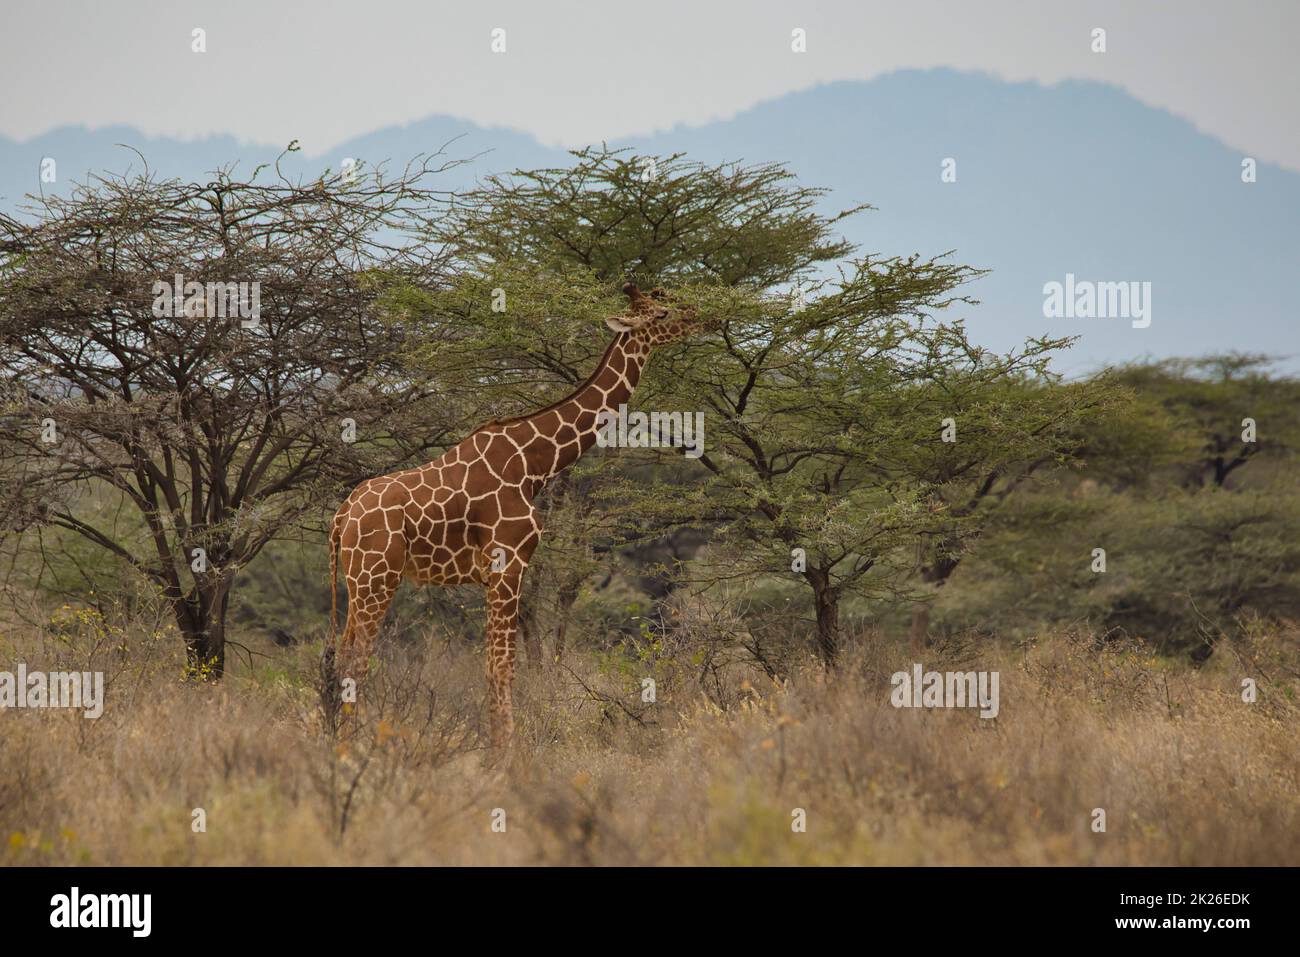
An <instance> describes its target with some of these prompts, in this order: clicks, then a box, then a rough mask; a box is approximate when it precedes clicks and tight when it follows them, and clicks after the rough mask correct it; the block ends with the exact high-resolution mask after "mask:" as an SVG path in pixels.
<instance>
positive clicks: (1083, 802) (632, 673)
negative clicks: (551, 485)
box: [0, 615, 1300, 865]
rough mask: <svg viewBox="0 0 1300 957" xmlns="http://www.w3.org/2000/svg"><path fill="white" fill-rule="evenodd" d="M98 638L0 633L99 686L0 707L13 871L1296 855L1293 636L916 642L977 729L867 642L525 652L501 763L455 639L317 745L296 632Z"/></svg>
mask: <svg viewBox="0 0 1300 957" xmlns="http://www.w3.org/2000/svg"><path fill="white" fill-rule="evenodd" d="M75 617H76V616H75V615H74V619H75ZM114 627H115V626H110V625H108V624H106V623H104V622H102V621H98V622H97V621H86V620H82V621H77V620H73V621H71V622H68V621H63V622H62V623H60V624H56V625H55V626H51V627H42V628H31V629H27V630H25V631H22V632H16V631H15V630H14V629H9V630H8V632H7V633H6V634H5V636H4V638H3V639H2V640H0V670H5V669H7V670H13V669H14V667H15V666H16V663H17V662H18V661H20V660H25V661H26V662H27V664H28V667H29V668H56V667H67V668H72V667H85V666H87V665H90V666H95V667H101V668H103V670H106V671H107V672H108V674H109V679H110V688H109V692H108V701H107V706H106V709H105V712H104V715H103V717H101V718H100V719H98V720H86V719H84V718H82V717H80V715H78V714H73V713H67V712H52V711H27V712H19V711H5V712H3V713H0V841H3V844H2V845H0V860H3V861H5V862H6V863H10V864H89V865H120V864H166V865H194V864H365V865H369V864H709V865H726V864H740V865H757V864H862V865H896V864H1156V865H1162V864H1170V865H1172V864H1193V865H1227V864H1237V865H1280V864H1297V863H1300V748H1298V747H1297V744H1298V741H1297V717H1298V716H1300V710H1298V709H1297V706H1296V692H1297V672H1296V669H1295V664H1294V657H1293V654H1294V650H1295V648H1296V646H1297V635H1296V633H1295V632H1294V631H1291V632H1286V633H1278V632H1267V633H1265V632H1261V633H1260V634H1257V635H1256V636H1254V637H1253V638H1252V639H1251V640H1250V642H1248V643H1247V644H1245V645H1243V646H1241V647H1240V648H1239V650H1237V651H1235V652H1229V651H1227V650H1224V651H1221V652H1220V653H1219V654H1217V655H1216V656H1215V657H1214V658H1213V659H1212V660H1211V662H1210V663H1209V664H1208V665H1207V666H1206V667H1205V668H1203V669H1201V670H1199V671H1193V670H1191V669H1189V668H1187V667H1185V666H1182V665H1176V664H1172V663H1169V662H1164V661H1160V660H1157V659H1154V658H1152V657H1150V656H1145V655H1143V653H1142V652H1141V650H1140V649H1137V648H1134V647H1114V646H1107V647H1104V648H1100V649H1099V648H1097V647H1094V646H1093V644H1092V643H1091V642H1090V641H1088V640H1086V639H1082V638H1075V637H1070V636H1064V635H1058V636H1053V637H1051V638H1044V639H1042V640H1040V641H1038V642H1036V643H1033V644H1031V645H1028V646H1025V647H1022V648H1019V649H1010V648H1006V647H1000V646H996V645H974V644H971V645H966V646H961V645H950V646H948V647H944V648H932V649H928V650H927V651H926V653H925V654H924V656H922V658H921V660H922V663H923V664H925V665H926V666H927V667H928V668H934V669H937V670H949V669H954V668H963V669H966V668H977V669H988V670H997V671H999V672H1000V674H1001V686H1000V690H1001V713H1000V715H999V716H998V717H997V718H996V719H995V720H982V719H980V718H979V717H978V716H977V715H976V714H975V713H974V712H971V711H918V710H901V709H895V708H894V707H892V706H891V705H890V700H889V699H890V690H891V688H890V685H889V675H890V674H891V673H892V672H894V671H896V670H902V669H906V668H908V667H910V664H911V662H912V660H913V655H912V654H911V653H910V652H909V651H908V649H907V647H906V645H905V644H902V643H899V642H894V641H890V640H888V639H886V638H883V637H880V636H872V635H862V636H857V639H856V640H855V641H853V642H852V643H851V644H850V647H849V648H848V650H847V651H846V653H845V661H844V664H843V666H842V667H841V668H840V669H839V670H838V671H837V672H836V673H835V674H834V675H833V676H831V677H829V678H828V677H826V676H825V675H824V674H823V673H822V671H821V669H820V668H818V667H817V666H816V665H815V664H814V663H813V662H811V661H809V662H806V663H803V664H801V665H799V666H797V667H796V668H795V669H794V671H793V673H792V674H791V676H790V677H789V678H788V679H787V680H786V681H784V682H777V681H774V680H772V679H770V678H768V677H766V676H765V675H763V672H762V670H761V669H759V668H751V667H748V666H746V665H745V664H744V663H743V662H742V661H740V660H738V659H733V660H731V661H730V663H729V664H728V665H727V666H726V667H725V668H723V669H721V670H718V669H717V668H716V666H715V665H714V664H710V665H709V666H708V667H706V668H704V669H703V670H701V668H700V665H699V662H700V661H701V660H702V658H701V656H700V655H699V654H698V650H692V649H691V648H687V647H679V648H677V649H676V650H675V651H664V650H663V649H662V648H660V647H657V646H656V647H657V650H656V651H655V652H654V653H653V654H645V655H642V656H640V657H639V658H636V657H628V656H625V655H617V654H610V653H606V654H603V655H597V654H594V653H591V654H582V653H575V654H572V655H571V656H570V657H569V658H568V659H567V660H566V662H565V663H564V664H563V665H560V666H553V667H549V668H544V669H528V668H525V669H523V670H522V672H521V675H520V680H519V684H518V693H517V701H518V705H517V710H518V736H517V740H516V741H515V744H514V746H513V749H512V751H511V753H510V754H509V756H508V757H507V758H506V759H504V760H501V761H496V762H494V761H492V760H491V759H490V755H489V754H488V752H487V751H486V748H485V741H484V736H483V734H482V725H483V722H484V720H485V715H484V707H483V705H484V700H483V696H484V684H483V680H482V676H481V666H482V657H481V654H479V653H476V652H475V651H474V650H472V649H470V648H467V647H463V646H459V645H450V644H447V643H445V642H439V643H436V644H433V645H431V646H428V647H412V648H401V647H395V646H392V645H391V644H390V645H389V646H388V647H385V648H384V649H383V652H382V661H381V665H380V668H379V671H378V673H377V676H376V678H375V679H374V683H373V686H372V688H371V690H370V692H369V693H368V694H367V696H366V702H367V707H366V708H365V709H364V711H363V718H362V721H361V725H360V728H359V730H358V731H357V733H356V734H355V736H354V737H353V738H352V739H351V740H350V741H347V742H344V743H339V742H337V741H335V740H333V739H331V738H330V737H328V736H327V735H325V734H324V733H323V732H322V730H321V727H322V725H321V721H320V719H319V715H318V712H317V701H316V691H315V688H314V687H313V680H314V675H315V674H316V670H317V669H316V658H315V655H316V649H313V648H310V647H299V648H293V649H287V650H286V649H271V648H270V647H269V646H268V648H267V649H265V651H266V652H267V656H266V657H262V656H255V657H254V658H253V659H252V666H251V667H249V666H248V665H245V666H242V667H238V668H235V669H233V673H232V674H231V676H230V677H228V678H227V679H226V680H225V681H224V682H221V683H220V684H210V685H204V684H194V683H192V682H191V683H187V682H184V681H182V680H181V662H180V658H179V655H178V654H177V648H176V644H177V643H176V641H175V639H174V637H172V636H169V635H166V634H165V633H160V634H150V633H148V632H147V630H146V631H145V632H144V633H141V631H140V629H139V628H137V627H135V626H132V625H125V626H121V627H119V628H117V630H116V631H114ZM709 660H710V661H711V662H716V660H717V659H716V658H712V659H709ZM646 676H653V677H654V678H655V679H656V682H657V689H656V690H657V700H656V701H655V702H654V703H647V702H644V701H642V695H641V691H642V683H641V679H642V678H643V677H646ZM1248 676H1250V677H1254V678H1255V679H1256V680H1257V681H1258V683H1259V700H1258V701H1257V702H1255V703H1253V704H1248V703H1245V702H1243V700H1242V697H1241V684H1240V683H1241V679H1242V678H1244V677H1248ZM196 808H201V809H203V811H204V812H205V815H206V831H205V832H202V833H196V832H195V831H194V830H193V829H192V821H193V811H194V809H196ZM796 808H802V809H803V810H804V811H805V812H806V819H807V830H806V832H805V833H795V832H793V831H792V827H791V823H792V811H793V810H794V809H796ZM1094 808H1103V809H1105V811H1106V816H1107V828H1106V831H1105V832H1104V833H1096V832H1094V831H1093V830H1092V827H1091V825H1092V822H1093V809H1094ZM502 812H504V822H505V829H504V831H500V830H494V828H493V822H494V820H496V821H498V822H500V820H501V819H502V818H501V815H502Z"/></svg>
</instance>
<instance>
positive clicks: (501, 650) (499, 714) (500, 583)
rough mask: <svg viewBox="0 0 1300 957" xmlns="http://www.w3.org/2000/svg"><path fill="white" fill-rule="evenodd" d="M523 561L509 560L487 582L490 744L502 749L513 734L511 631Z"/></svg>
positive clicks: (514, 626) (513, 646)
mask: <svg viewBox="0 0 1300 957" xmlns="http://www.w3.org/2000/svg"><path fill="white" fill-rule="evenodd" d="M523 572H524V568H523V563H522V562H521V561H518V560H515V561H512V562H511V563H510V564H509V565H508V566H507V567H506V569H505V570H504V571H500V572H491V573H490V574H489V576H488V581H487V589H486V590H487V604H488V621H487V678H488V689H489V691H490V693H491V702H490V708H491V734H492V739H491V740H492V747H493V748H495V749H501V748H504V747H505V746H506V745H508V744H509V743H510V737H511V735H512V734H513V733H514V728H515V718H514V705H513V701H512V700H511V688H512V686H513V684H514V679H515V649H516V642H515V632H516V630H517V628H518V625H519V592H520V588H521V586H522V584H523Z"/></svg>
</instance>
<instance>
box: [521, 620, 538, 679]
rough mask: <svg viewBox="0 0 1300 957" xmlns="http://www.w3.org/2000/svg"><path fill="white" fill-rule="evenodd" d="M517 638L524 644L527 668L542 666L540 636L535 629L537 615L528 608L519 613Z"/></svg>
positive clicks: (535, 668) (534, 668)
mask: <svg viewBox="0 0 1300 957" xmlns="http://www.w3.org/2000/svg"><path fill="white" fill-rule="evenodd" d="M519 639H520V642H521V643H522V644H523V646H524V660H525V661H526V662H527V664H528V668H529V670H534V671H535V670H537V669H538V668H540V667H541V666H542V636H541V635H540V634H539V633H538V631H537V616H536V615H535V614H534V613H533V612H532V611H529V610H525V611H522V612H521V613H520V615H519Z"/></svg>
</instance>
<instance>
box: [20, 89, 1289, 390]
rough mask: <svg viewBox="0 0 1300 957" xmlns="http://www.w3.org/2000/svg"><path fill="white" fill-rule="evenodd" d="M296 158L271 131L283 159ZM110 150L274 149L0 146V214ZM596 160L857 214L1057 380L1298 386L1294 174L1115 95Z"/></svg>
mask: <svg viewBox="0 0 1300 957" xmlns="http://www.w3.org/2000/svg"><path fill="white" fill-rule="evenodd" d="M292 138H293V130H292V128H291V127H290V126H289V124H288V123H286V130H285V142H286V143H287V142H288V141H289V140H290V139H292ZM116 143H126V144H130V145H131V146H133V147H135V148H136V149H138V150H140V152H141V153H143V154H144V155H145V157H146V158H147V159H148V161H149V163H150V165H151V166H152V167H153V168H155V169H157V170H159V171H160V172H162V173H165V174H168V175H179V176H187V177H192V176H198V175H199V174H201V173H202V172H204V171H206V170H209V169H211V168H213V167H214V166H217V165H223V164H227V163H230V162H232V161H236V160H238V161H240V162H241V164H242V165H244V166H246V167H247V168H249V169H251V168H252V166H254V165H256V164H257V163H259V162H265V161H268V160H273V159H274V158H275V156H276V155H277V154H278V153H279V151H280V149H281V148H282V146H283V144H276V145H271V144H265V145H261V144H247V143H240V142H238V141H236V140H235V139H233V138H229V137H215V138H209V139H205V140H198V141H191V142H184V141H177V140H170V139H160V138H150V137H146V136H143V135H141V134H139V133H138V132H135V131H133V130H130V129H125V128H107V129H101V130H86V129H83V128H63V129H59V130H55V131H52V132H51V133H48V134H46V135H44V136H41V137H37V138H35V139H33V140H31V141H29V142H26V143H16V142H14V141H12V140H7V139H5V138H3V137H0V204H2V205H3V206H4V207H5V208H7V209H11V208H12V207H13V206H14V205H15V203H16V201H17V198H18V197H19V196H20V195H21V194H23V193H26V192H30V191H33V190H36V189H38V188H39V181H38V172H39V168H40V162H41V159H42V157H44V156H51V157H54V158H55V159H56V161H57V163H58V177H59V182H58V183H57V184H55V186H54V187H53V189H55V190H56V191H59V192H63V191H65V190H66V189H67V185H68V183H69V181H70V180H71V179H73V178H80V177H82V176H84V175H85V172H86V171H87V170H97V169H112V170H122V169H124V168H125V167H126V166H127V165H128V164H135V165H136V167H138V166H139V159H138V157H136V156H135V155H134V154H132V153H130V152H128V151H126V150H123V149H121V148H118V147H116V146H115V145H114V144H116ZM303 145H304V153H303V154H298V155H297V156H295V157H292V158H291V160H290V161H289V164H288V168H289V169H299V170H302V171H304V172H312V171H315V170H318V169H319V168H321V167H322V166H332V167H335V168H337V167H338V165H339V163H340V161H341V160H342V158H343V157H354V158H359V159H365V160H367V161H371V162H373V161H376V160H383V159H390V160H392V161H393V162H394V163H403V162H405V161H406V160H407V159H409V158H410V157H411V156H413V155H414V154H416V153H419V152H428V151H433V150H437V149H438V148H439V147H442V146H444V145H447V148H448V152H449V154H450V155H453V156H457V157H469V156H474V155H476V154H480V153H483V152H484V151H489V150H490V152H488V153H486V155H483V156H480V157H479V158H478V159H477V160H475V161H474V162H473V163H472V164H469V165H468V166H466V167H462V168H460V169H457V170H455V171H453V172H452V173H449V174H448V175H447V177H446V180H445V182H446V184H447V186H448V188H456V187H462V186H464V185H466V184H468V183H469V182H471V181H472V179H473V178H474V177H475V176H476V175H482V174H483V173H485V172H489V171H499V170H507V169H512V168H516V167H532V166H539V165H550V164H555V163H561V162H564V160H565V154H564V151H563V150H558V149H554V148H550V147H546V146H543V145H541V144H539V143H538V142H537V141H536V140H534V139H533V138H532V137H530V136H528V135H526V134H522V133H518V132H514V131H510V130H503V129H484V128H480V127H478V126H475V125H474V124H473V123H469V122H467V121H462V120H456V119H452V118H450V117H444V116H436V117H430V118H428V119H426V120H423V121H421V122H418V123H414V124H410V125H407V126H403V127H391V128H386V129H382V130H378V131H376V132H373V133H370V134H367V135H365V136H362V137H358V138H357V139H354V140H352V141H350V142H348V143H345V144H342V145H341V146H339V147H336V148H334V149H331V150H329V151H328V153H327V154H326V155H321V154H320V153H319V152H315V153H314V152H313V149H312V144H310V143H307V144H303ZM611 145H628V146H631V147H633V148H635V149H636V150H638V151H644V152H655V153H659V154H666V153H672V152H678V151H684V152H686V153H687V154H688V155H690V156H691V157H694V158H698V159H702V160H706V161H715V160H721V159H737V160H744V161H746V162H760V161H780V162H784V163H787V164H788V165H789V166H790V167H791V169H793V170H794V171H795V172H796V173H797V174H798V175H799V177H800V178H801V180H803V181H804V182H805V183H808V184H809V185H817V186H825V187H828V188H830V189H831V190H832V195H831V197H830V198H829V203H828V205H829V206H831V207H834V208H841V207H846V206H850V205H854V204H857V203H861V202H867V203H870V204H872V205H873V206H875V207H877V211H874V212H869V213H865V214H863V215H861V216H859V217H857V218H855V219H854V220H850V221H848V222H847V223H846V225H845V233H846V235H847V236H848V237H849V238H850V239H852V240H854V241H855V242H858V243H859V244H860V245H861V246H862V247H863V248H864V249H865V250H868V251H871V252H876V253H881V254H892V253H899V254H909V253H913V252H919V253H922V254H924V255H930V254H934V253H941V252H944V251H946V250H949V249H952V250H954V251H955V252H954V258H955V259H956V260H957V261H959V262H964V263H968V264H970V265H973V266H978V267H982V268H987V269H990V270H992V272H991V274H990V275H988V276H987V277H985V278H983V279H981V280H979V281H978V282H977V283H975V284H973V285H972V286H971V288H970V292H971V294H972V295H974V296H975V297H976V298H978V299H980V300H981V305H979V306H975V307H964V308H962V309H961V310H960V311H956V312H955V315H960V316H963V317H965V318H966V320H967V322H968V326H969V328H970V329H971V331H972V333H973V335H974V338H975V339H976V340H977V341H980V342H982V343H984V344H986V345H989V346H992V347H996V348H1008V347H1010V346H1011V345H1013V344H1014V343H1016V342H1018V341H1022V340H1023V339H1024V338H1025V337H1026V336H1030V335H1040V334H1047V333H1050V334H1054V335H1061V334H1078V335H1081V336H1082V340H1081V342H1080V343H1079V344H1078V345H1077V346H1076V347H1075V348H1074V349H1073V350H1071V352H1070V353H1069V354H1068V356H1067V357H1066V358H1065V359H1064V360H1063V361H1062V362H1061V363H1060V365H1061V367H1062V368H1064V369H1066V370H1068V371H1076V372H1077V371H1084V370H1087V369H1091V368H1094V367H1096V366H1098V365H1101V364H1103V363H1108V362H1120V361H1125V360H1128V359H1134V358H1139V357H1141V356H1144V355H1154V356H1171V355H1194V354H1201V353H1205V352H1210V351H1224V350H1230V349H1237V350H1245V351H1259V352H1268V353H1271V354H1276V355H1285V356H1289V357H1290V358H1289V359H1288V361H1286V362H1285V363H1284V364H1283V366H1282V367H1283V368H1286V369H1289V370H1291V371H1300V323H1297V322H1296V318H1297V317H1296V290H1295V286H1296V279H1297V275H1298V274H1300V270H1298V269H1297V266H1298V265H1300V174H1296V173H1292V172H1288V171H1285V170H1283V169H1281V168H1280V167H1277V166H1272V165H1268V164H1261V165H1260V166H1259V167H1258V171H1257V176H1258V181H1257V182H1255V183H1253V184H1249V185H1247V184H1244V183H1242V181H1241V161H1242V158H1243V157H1242V154H1241V153H1239V152H1237V151H1234V150H1231V149H1229V148H1228V147H1226V146H1224V145H1223V144H1222V143H1220V142H1219V141H1218V140H1216V139H1214V138H1212V137H1209V136H1206V135H1205V134H1202V133H1200V132H1198V131H1197V130H1196V129H1195V127H1193V126H1192V125H1191V124H1190V123H1188V122H1187V121H1185V120H1181V119H1178V118H1176V117H1174V116H1172V115H1170V114H1169V113H1167V112H1165V111H1163V110H1159V109H1154V108H1151V107H1148V106H1144V105H1143V104H1141V103H1139V102H1138V101H1136V100H1134V99H1133V98H1132V97H1130V96H1129V95H1128V94H1126V93H1124V92H1123V91H1121V90H1119V89H1116V88H1112V87H1108V86H1104V85H1100V84H1097V83H1091V82H1068V83H1062V84H1058V85H1056V86H1051V87H1043V86H1040V85H1038V84H1034V83H1006V82H1003V81H1001V80H998V79H995V78H993V77H990V76H985V75H980V74H970V73H960V72H955V71H951V70H933V71H902V72H898V73H894V74H890V75H888V76H884V77H880V78H878V79H875V80H872V81H868V82H843V83H835V84H830V85H826V86H820V87H817V88H814V89H811V90H808V91H805V92H801V93H794V94H790V95H788V96H785V97H782V98H780V99H777V100H774V101H771V102H768V103H764V104H760V105H759V106H757V107H755V108H753V109H751V110H748V111H746V112H744V113H742V114H740V115H738V116H736V117H735V118H733V119H730V120H725V121H720V122H716V123H711V124H709V125H706V126H703V127H698V128H678V129H674V130H671V131H669V132H666V133H661V134H657V135H654V136H651V137H646V138H641V139H635V140H631V141H628V142H626V143H611ZM948 157H951V158H953V159H955V160H956V172H957V180H956V182H955V183H943V182H941V180H940V169H941V166H940V164H941V163H942V161H943V160H944V159H945V158H948ZM48 189H50V187H48V186H47V190H48ZM1067 273H1071V274H1073V275H1074V276H1075V277H1076V279H1078V280H1089V281H1137V282H1150V283H1151V284H1152V287H1151V289H1152V292H1151V324H1150V326H1149V327H1148V328H1145V329H1135V328H1133V327H1132V324H1131V323H1130V322H1129V321H1128V320H1127V319H1048V318H1045V317H1044V316H1043V300H1044V295H1043V286H1044V284H1045V283H1048V282H1052V281H1057V282H1064V281H1065V277H1066V274H1067Z"/></svg>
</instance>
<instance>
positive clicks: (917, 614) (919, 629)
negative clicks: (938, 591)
mask: <svg viewBox="0 0 1300 957" xmlns="http://www.w3.org/2000/svg"><path fill="white" fill-rule="evenodd" d="M911 644H912V653H913V654H919V653H920V651H921V650H922V649H923V648H925V647H926V646H927V645H929V644H930V606H929V605H926V604H918V605H917V606H916V607H915V608H913V609H912V642H911Z"/></svg>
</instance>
